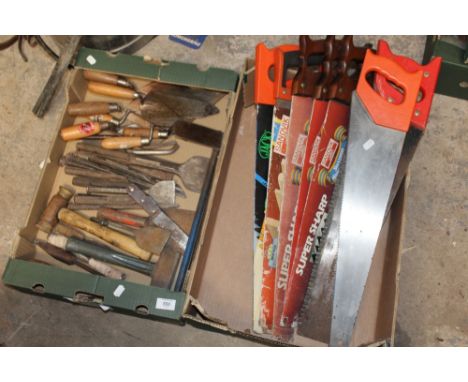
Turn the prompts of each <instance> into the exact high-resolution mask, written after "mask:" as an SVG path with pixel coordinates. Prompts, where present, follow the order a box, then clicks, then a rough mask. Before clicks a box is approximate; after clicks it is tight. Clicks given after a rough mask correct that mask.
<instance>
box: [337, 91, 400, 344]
mask: <svg viewBox="0 0 468 382" xmlns="http://www.w3.org/2000/svg"><path fill="white" fill-rule="evenodd" d="M405 137H406V134H405V133H404V132H401V131H398V130H394V129H390V128H385V127H382V126H379V125H377V124H375V123H374V122H373V121H372V119H371V118H370V117H369V115H368V113H367V111H366V109H365V107H364V106H363V104H362V102H361V100H360V99H359V97H358V96H357V95H356V93H354V94H353V99H352V103H351V118H350V127H349V143H348V152H347V160H346V166H345V178H344V185H343V199H342V210H341V219H340V228H339V240H338V248H339V255H338V259H337V269H336V282H335V292H334V302H333V316H332V325H331V336H330V345H332V346H349V345H350V343H351V338H352V333H353V329H354V325H355V323H356V318H357V315H358V311H359V306H360V303H361V299H362V296H363V292H364V287H365V285H366V281H367V276H368V273H369V270H370V266H371V263H372V258H373V256H374V251H375V248H376V244H377V239H378V236H379V233H380V230H381V227H382V224H383V221H384V217H385V213H386V209H387V204H388V201H389V198H390V193H391V190H392V185H393V183H394V179H395V173H396V170H397V167H398V163H399V161H400V157H401V153H402V147H403V144H404V141H405Z"/></svg>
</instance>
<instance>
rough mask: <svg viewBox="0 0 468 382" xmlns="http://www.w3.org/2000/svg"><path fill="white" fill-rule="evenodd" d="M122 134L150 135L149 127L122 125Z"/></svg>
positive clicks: (145, 136)
mask: <svg viewBox="0 0 468 382" xmlns="http://www.w3.org/2000/svg"><path fill="white" fill-rule="evenodd" d="M122 134H123V135H125V136H126V137H144V138H149V136H150V129H147V128H145V127H135V128H132V127H124V128H123V129H122Z"/></svg>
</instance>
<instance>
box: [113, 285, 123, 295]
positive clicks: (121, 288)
mask: <svg viewBox="0 0 468 382" xmlns="http://www.w3.org/2000/svg"><path fill="white" fill-rule="evenodd" d="M123 292H125V287H124V286H123V285H122V284H120V285H119V286H118V287H117V288H115V290H114V296H115V297H120V296H122V293H123Z"/></svg>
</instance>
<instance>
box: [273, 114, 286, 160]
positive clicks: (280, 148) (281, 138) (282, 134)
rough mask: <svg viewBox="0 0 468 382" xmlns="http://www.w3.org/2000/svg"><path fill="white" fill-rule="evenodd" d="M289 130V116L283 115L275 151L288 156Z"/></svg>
mask: <svg viewBox="0 0 468 382" xmlns="http://www.w3.org/2000/svg"><path fill="white" fill-rule="evenodd" d="M288 130H289V116H287V115H283V118H282V119H281V125H280V128H279V131H278V136H277V137H276V142H275V148H274V151H275V153H277V154H280V155H282V156H286V141H287V137H288Z"/></svg>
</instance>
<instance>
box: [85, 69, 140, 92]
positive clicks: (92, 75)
mask: <svg viewBox="0 0 468 382" xmlns="http://www.w3.org/2000/svg"><path fill="white" fill-rule="evenodd" d="M83 77H84V78H86V79H87V80H88V81H96V82H102V83H104V84H109V85H117V86H123V87H125V88H129V89H134V88H135V85H133V84H132V83H131V82H130V81H128V80H127V79H126V78H125V77H122V76H118V75H116V74H111V73H104V72H95V71H92V70H84V71H83Z"/></svg>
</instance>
